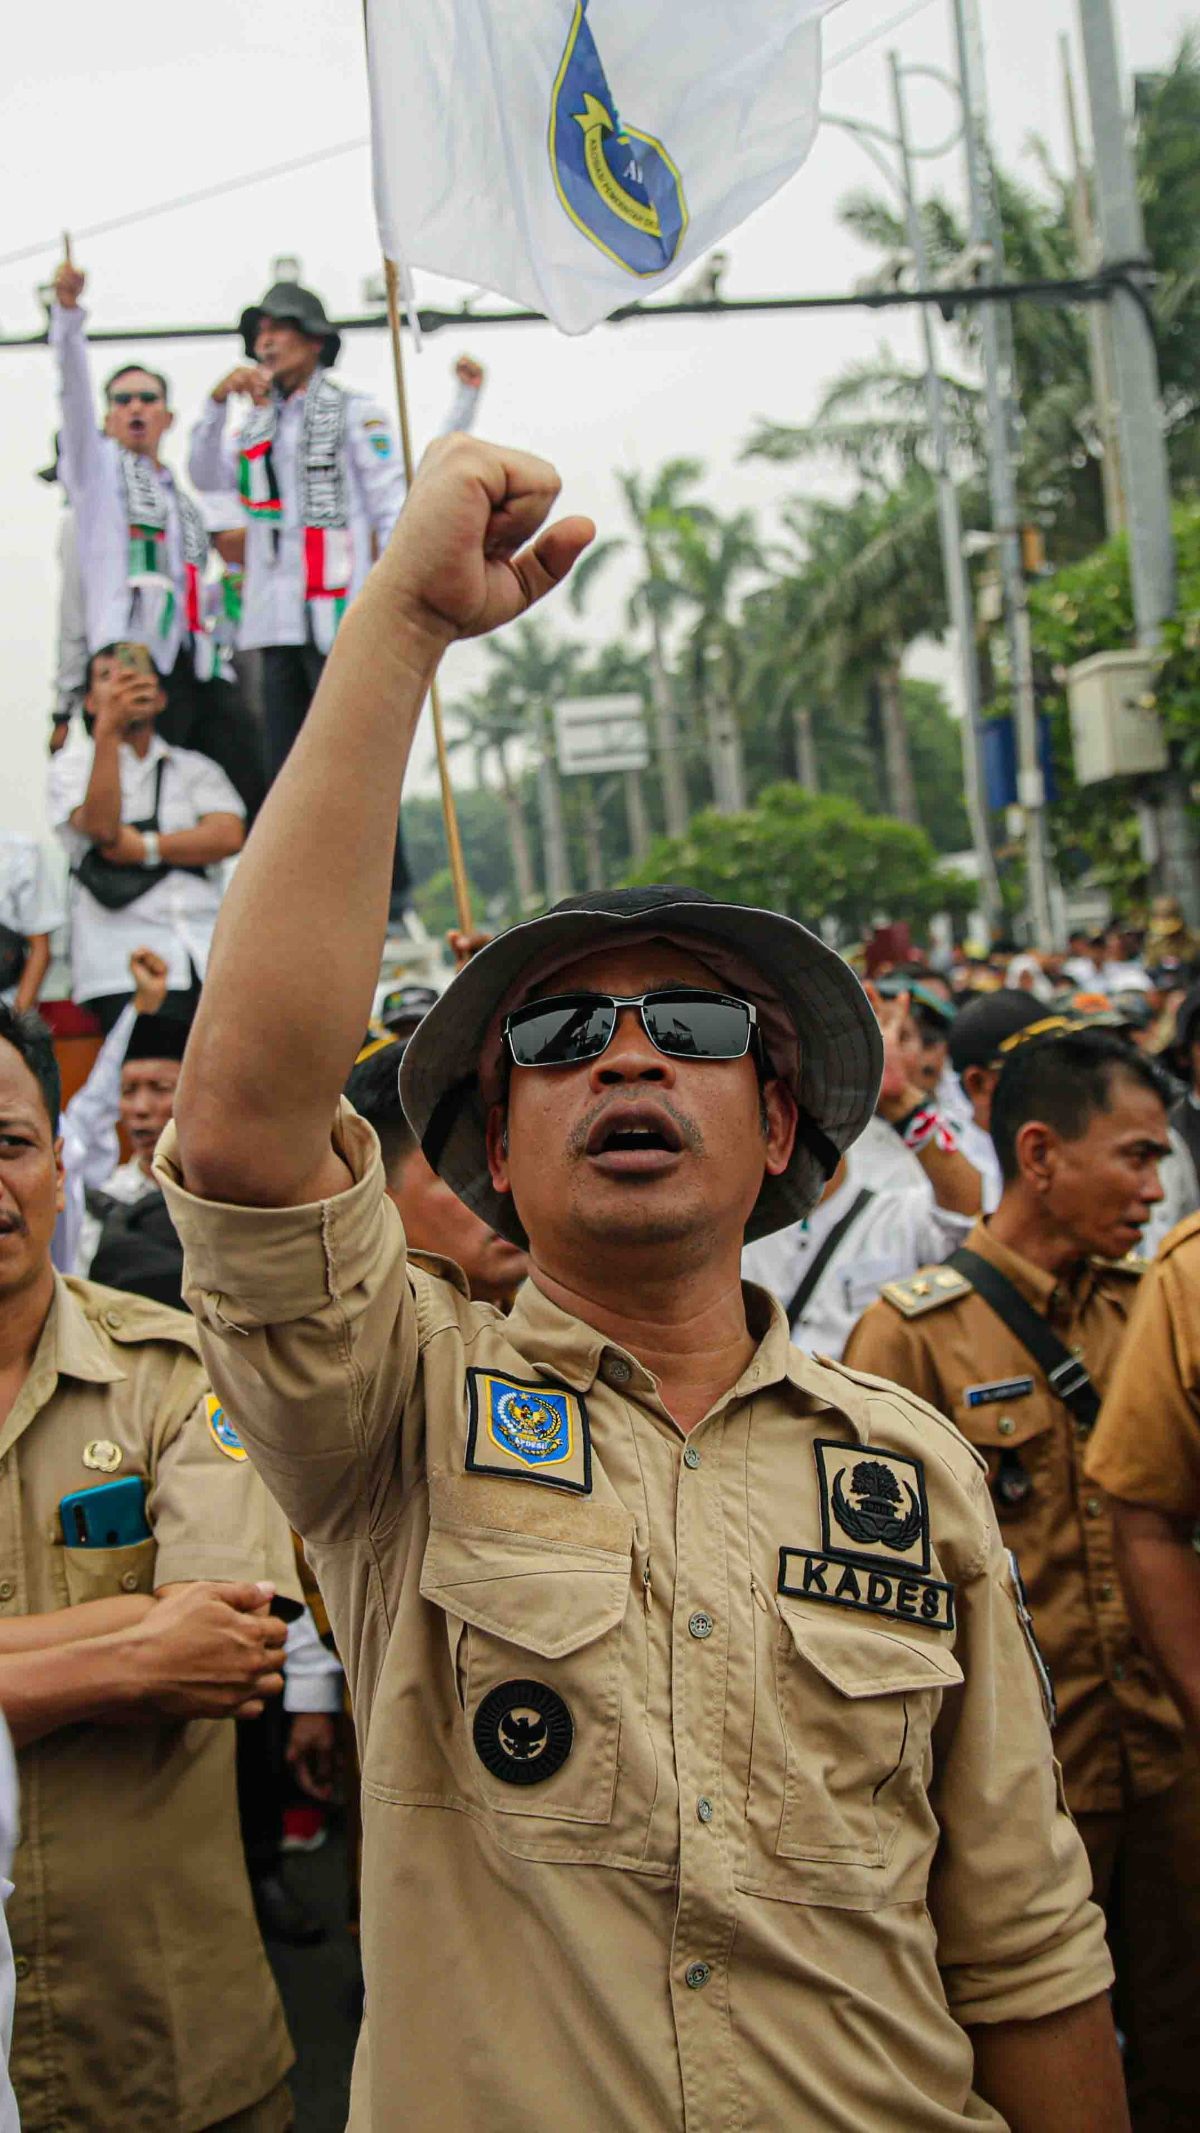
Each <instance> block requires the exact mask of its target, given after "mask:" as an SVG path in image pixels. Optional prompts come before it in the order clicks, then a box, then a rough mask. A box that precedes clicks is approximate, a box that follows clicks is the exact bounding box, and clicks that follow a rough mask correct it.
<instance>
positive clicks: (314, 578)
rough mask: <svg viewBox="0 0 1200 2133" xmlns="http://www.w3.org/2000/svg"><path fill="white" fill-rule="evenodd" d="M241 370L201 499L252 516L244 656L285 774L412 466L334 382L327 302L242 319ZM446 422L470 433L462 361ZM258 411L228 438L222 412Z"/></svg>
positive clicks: (194, 445) (387, 431)
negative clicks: (235, 408)
mask: <svg viewBox="0 0 1200 2133" xmlns="http://www.w3.org/2000/svg"><path fill="white" fill-rule="evenodd" d="M239 330H240V332H241V334H242V338H243V341H244V343H245V349H246V355H247V358H248V359H249V360H248V361H247V362H246V363H243V364H239V365H238V366H237V367H236V368H235V369H234V370H231V371H230V372H229V374H228V376H226V377H224V378H222V379H221V380H220V382H219V384H217V385H216V386H214V388H213V392H212V396H211V398H210V399H209V401H208V404H207V406H206V407H205V409H204V411H203V413H202V414H201V416H200V419H199V421H198V422H197V424H196V426H195V428H194V430H193V431H192V438H191V445H190V449H189V452H188V472H189V474H190V476H191V478H192V480H193V481H194V482H195V484H196V487H197V488H198V489H199V490H201V491H202V492H209V491H225V492H228V491H229V490H234V491H236V492H238V493H239V494H240V495H241V499H242V506H243V510H244V512H245V516H246V561H245V579H244V584H243V592H242V619H241V626H240V629H239V631H238V645H239V648H240V649H241V650H243V651H251V650H258V649H261V650H262V651H263V652H264V653H265V658H264V662H263V665H264V674H263V687H264V701H265V709H266V729H267V769H268V776H269V777H270V778H273V777H274V776H275V775H276V773H277V772H278V770H279V768H280V766H281V765H282V763H283V760H284V758H285V756H286V755H287V753H288V750H289V749H290V747H291V745H292V742H293V741H294V740H295V738H296V735H297V733H298V732H299V730H300V727H301V725H302V723H303V720H304V715H305V712H306V711H307V710H308V706H309V704H310V702H311V701H312V695H313V691H314V690H315V688H316V685H317V682H318V681H319V680H320V676H321V669H322V667H323V665H324V662H325V655H326V654H327V652H328V651H329V648H330V646H331V645H332V643H333V640H334V636H335V635H336V632H337V628H338V624H339V622H340V621H341V618H342V613H343V611H344V609H345V608H346V606H347V605H348V603H349V602H350V601H351V600H352V599H354V597H355V596H356V594H357V593H358V592H359V591H360V590H361V588H362V585H363V583H364V581H365V579H366V575H367V572H368V571H369V570H370V568H371V564H372V562H373V561H374V559H375V556H376V554H377V553H378V551H379V549H381V548H382V547H383V546H384V545H385V543H386V541H387V539H388V536H389V535H390V533H391V530H392V527H393V526H394V525H395V523H396V519H397V517H398V516H399V512H400V506H401V505H402V503H403V502H404V468H403V465H402V463H401V460H400V456H399V453H398V452H397V449H396V444H395V440H394V438H393V434H392V425H391V423H390V421H389V419H388V417H387V415H386V414H385V412H384V410H383V409H382V408H381V407H380V405H379V403H378V402H377V401H376V400H373V399H372V398H371V397H370V396H369V395H368V394H366V393H360V392H355V391H354V390H352V389H351V388H349V387H344V386H340V385H337V384H335V382H334V381H333V379H332V378H331V377H330V375H329V373H330V371H331V369H332V367H333V365H334V364H335V363H336V361H337V357H338V351H339V348H340V346H341V336H340V334H338V333H336V332H335V331H334V330H333V328H332V327H331V326H330V324H329V320H328V318H327V317H326V315H325V307H324V305H323V304H322V302H321V299H320V297H319V296H316V295H315V294H314V293H313V291H312V290H311V289H305V288H303V287H302V286H301V285H300V284H299V283H298V282H276V284H275V286H274V287H273V288H271V289H268V291H267V293H266V295H265V296H264V298H263V300H262V302H261V304H254V305H252V306H251V307H250V308H249V309H248V310H247V311H245V312H243V314H242V318H241V322H240V329H239ZM457 377H458V388H459V389H458V392H457V394H456V397H455V401H454V405H453V407H452V409H451V412H450V419H449V421H448V423H447V428H449V429H469V428H470V427H471V424H472V422H473V421H474V416H475V407H476V402H477V399H478V395H479V388H480V386H481V384H482V382H483V373H482V371H481V370H480V368H479V365H478V364H476V363H472V362H470V361H469V360H468V359H467V358H466V357H464V358H462V359H461V360H460V362H459V364H458V366H457ZM231 394H241V395H244V396H245V397H247V398H248V399H249V400H250V402H251V407H250V410H249V413H248V414H247V416H246V418H245V420H244V421H243V422H242V424H241V425H240V427H239V428H238V430H237V431H236V432H235V433H234V435H233V436H232V437H228V438H227V436H226V433H225V424H226V402H227V400H228V399H229V397H230V395H231Z"/></svg>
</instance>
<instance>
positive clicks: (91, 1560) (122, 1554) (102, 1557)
mask: <svg viewBox="0 0 1200 2133" xmlns="http://www.w3.org/2000/svg"><path fill="white" fill-rule="evenodd" d="M157 1555H158V1544H157V1542H156V1541H155V1540H154V1538H153V1536H151V1538H150V1539H149V1540H140V1541H133V1542H132V1543H131V1544H130V1545H129V1546H128V1547H125V1548H68V1547H65V1546H64V1548H63V1551H62V1564H63V1575H64V1577H65V1578H66V1581H67V1599H68V1600H69V1602H70V1604H71V1606H72V1607H82V1606H83V1605H84V1603H85V1602H86V1601H88V1600H111V1599H115V1598H116V1597H117V1596H118V1595H119V1594H120V1593H124V1592H153V1590H154V1584H155V1564H156V1558H157Z"/></svg>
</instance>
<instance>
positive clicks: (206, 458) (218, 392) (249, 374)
mask: <svg viewBox="0 0 1200 2133" xmlns="http://www.w3.org/2000/svg"><path fill="white" fill-rule="evenodd" d="M270 389H271V381H270V379H269V378H268V376H267V373H266V371H265V370H262V369H260V368H259V365H258V364H257V363H239V364H238V366H237V368H236V370H231V371H230V372H229V374H228V376H227V377H224V378H222V379H221V380H220V383H219V384H217V385H214V387H213V389H212V392H211V394H210V395H209V398H208V399H207V400H206V401H205V403H204V406H203V407H202V408H201V410H200V419H199V421H198V422H197V423H196V425H195V427H194V429H193V431H192V434H191V437H190V438H189V440H188V463H187V468H188V479H189V481H193V482H194V483H195V485H196V487H197V488H198V489H203V490H205V491H206V492H209V493H211V492H212V491H213V490H222V489H236V488H237V485H238V455H237V447H236V445H234V444H233V443H232V442H231V441H230V440H229V438H228V437H227V436H226V433H225V402H226V401H227V400H228V398H229V396H230V394H231V393H242V394H245V396H246V397H247V398H248V399H250V400H253V402H254V405H255V406H256V407H261V405H262V403H263V401H264V400H265V399H266V397H267V395H268V393H269V392H270Z"/></svg>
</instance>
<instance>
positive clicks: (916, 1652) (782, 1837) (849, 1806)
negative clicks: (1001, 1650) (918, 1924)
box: [746, 1598, 963, 1909]
mask: <svg viewBox="0 0 1200 2133" xmlns="http://www.w3.org/2000/svg"><path fill="white" fill-rule="evenodd" d="M778 1606H779V1614H778V1616H777V1617H776V1616H768V1617H765V1618H763V1622H762V1628H761V1630H760V1647H759V1650H760V1659H759V1671H758V1683H757V1688H756V1695H755V1714H754V1741H753V1750H752V1757H751V1772H750V1798H749V1812H748V1817H747V1820H748V1843H747V1855H746V1874H747V1886H749V1887H752V1888H756V1889H758V1890H759V1891H761V1893H763V1894H765V1895H771V1896H782V1897H787V1898H791V1899H792V1900H793V1901H794V1902H820V1903H827V1904H833V1905H839V1906H842V1907H844V1908H850V1909H874V1908H876V1907H877V1906H878V1905H880V1904H883V1903H888V1902H897V1901H901V1900H903V1899H906V1898H908V1897H911V1896H918V1897H919V1896H920V1894H921V1893H922V1892H923V1887H924V1875H925V1873H926V1872H927V1869H928V1860H929V1858H930V1857H931V1856H932V1850H933V1845H934V1843H935V1842H936V1823H935V1820H934V1816H933V1812H932V1809H931V1808H930V1805H929V1802H928V1799H927V1797H926V1777H927V1763H928V1756H929V1746H930V1735H931V1732H932V1728H933V1724H934V1721H935V1719H936V1717H937V1714H938V1711H939V1710H940V1708H941V1701H942V1695H943V1693H944V1692H945V1690H947V1689H949V1688H952V1687H954V1686H955V1685H957V1684H958V1683H960V1682H961V1681H962V1678H963V1677H962V1669H961V1667H960V1666H959V1664H958V1661H957V1659H956V1658H955V1657H954V1654H953V1652H952V1651H950V1650H949V1649H948V1648H946V1646H945V1645H944V1643H943V1642H941V1641H940V1640H939V1639H938V1637H937V1633H935V1632H930V1633H929V1635H928V1641H919V1638H920V1632H918V1631H914V1632H913V1633H912V1634H909V1635H906V1634H905V1633H904V1632H903V1631H897V1632H896V1633H893V1632H892V1631H891V1630H889V1629H886V1628H884V1627H883V1626H882V1625H880V1626H879V1627H875V1626H873V1625H872V1624H870V1623H868V1622H864V1621H862V1620H861V1619H851V1620H849V1621H841V1620H838V1621H831V1620H829V1619H827V1617H826V1615H824V1614H822V1613H819V1612H818V1610H817V1608H816V1607H815V1606H813V1605H812V1604H811V1603H809V1604H808V1605H807V1606H806V1605H805V1604H804V1603H803V1602H790V1601H788V1600H786V1599H783V1598H781V1599H780V1600H779V1602H778ZM830 1612H832V1610H830ZM902 1835H903V1838H904V1840H905V1841H903V1842H901V1841H900V1839H901V1837H902ZM914 1870H915V1871H916V1874H917V1881H916V1883H915V1884H914V1883H912V1881H911V1879H910V1876H911V1874H912V1873H913V1871H914Z"/></svg>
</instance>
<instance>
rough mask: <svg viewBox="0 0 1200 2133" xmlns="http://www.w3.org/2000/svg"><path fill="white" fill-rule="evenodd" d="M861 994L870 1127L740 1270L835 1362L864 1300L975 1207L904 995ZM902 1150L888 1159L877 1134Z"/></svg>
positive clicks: (950, 1239) (970, 1176)
mask: <svg viewBox="0 0 1200 2133" xmlns="http://www.w3.org/2000/svg"><path fill="white" fill-rule="evenodd" d="M867 993H868V997H869V998H870V1001H871V1004H872V1006H873V1007H874V1009H875V1012H876V1014H877V1016H878V1018H879V1026H880V1028H881V1030H882V1031H883V1041H884V1067H883V1081H882V1084H881V1086H880V1091H879V1101H878V1105H877V1108H876V1115H875V1118H874V1119H873V1120H872V1128H873V1132H872V1133H871V1134H870V1135H868V1134H863V1136H862V1137H861V1139H860V1140H859V1141H857V1142H855V1143H854V1145H853V1146H852V1147H851V1148H849V1149H848V1150H847V1151H846V1153H845V1154H844V1155H843V1157H842V1159H841V1161H840V1162H839V1164H838V1166H837V1169H836V1170H835V1171H834V1173H833V1175H832V1177H831V1178H830V1180H829V1183H828V1185H827V1186H826V1188H825V1191H824V1193H823V1195H822V1197H821V1199H820V1201H819V1202H818V1204H817V1206H816V1207H815V1208H814V1209H813V1211H812V1213H811V1214H810V1215H808V1216H807V1217H806V1218H805V1220H804V1221H803V1222H793V1223H792V1224H790V1226H789V1227H788V1228H786V1229H781V1230H775V1231H774V1232H773V1233H772V1234H771V1235H770V1236H768V1237H761V1238H759V1239H758V1240H757V1242H756V1243H753V1244H749V1245H747V1246H746V1248H745V1250H744V1251H743V1253H742V1275H743V1278H744V1279H745V1280H746V1281H755V1282H757V1283H758V1284H759V1286H760V1287H761V1288H764V1289H769V1290H770V1291H771V1294H772V1295H773V1296H777V1297H778V1298H779V1301H780V1303H781V1304H782V1305H783V1307H784V1310H785V1311H786V1312H787V1314H788V1323H789V1325H790V1326H791V1329H792V1339H793V1341H795V1342H797V1343H798V1344H802V1345H803V1346H804V1348H805V1349H806V1350H807V1351H808V1352H809V1353H810V1354H813V1355H828V1356H831V1357H832V1358H833V1360H834V1361H835V1362H836V1361H838V1360H839V1359H840V1357H841V1354H842V1350H843V1349H844V1347H845V1345H846V1342H847V1341H848V1340H849V1338H850V1334H851V1332H852V1330H853V1328H854V1327H855V1325H857V1323H858V1320H859V1319H860V1318H861V1317H862V1314H863V1312H864V1311H865V1310H866V1308H867V1306H868V1304H872V1303H874V1301H875V1299H876V1297H877V1296H878V1295H879V1293H880V1290H881V1289H883V1288H884V1287H885V1286H886V1284H887V1283H888V1282H889V1281H901V1280H904V1279H905V1278H906V1277H907V1276H908V1275H910V1274H915V1273H916V1272H917V1269H918V1268H919V1267H922V1266H927V1265H929V1263H930V1262H931V1261H934V1260H939V1259H945V1258H946V1257H947V1256H948V1254H949V1253H950V1252H952V1251H953V1250H954V1249H955V1247H956V1246H957V1245H959V1244H962V1243H963V1242H964V1241H965V1239H966V1236H967V1233H968V1231H969V1230H970V1228H971V1225H972V1222H973V1221H974V1220H975V1217H976V1216H977V1214H978V1212H979V1199H980V1193H979V1180H978V1178H977V1176H976V1174H975V1171H974V1170H973V1168H972V1166H971V1164H970V1163H969V1162H968V1161H967V1160H966V1158H965V1157H964V1156H963V1155H962V1154H961V1153H960V1151H959V1150H958V1148H957V1147H956V1146H955V1145H954V1142H953V1139H952V1137H951V1135H950V1133H949V1130H948V1129H947V1127H946V1125H945V1122H944V1121H942V1120H941V1119H940V1118H939V1115H938V1113H937V1109H936V1105H935V1104H933V1103H931V1102H930V1098H929V1091H928V1090H927V1088H925V1086H924V1085H923V1083H922V1081H921V1080H920V1079H919V1066H920V1061H921V1053H922V1043H921V1039H920V1036H919V1034H918V1032H917V1030H916V1027H915V1024H914V1022H913V1019H912V1016H911V1013H910V1001H909V997H908V994H907V993H906V992H904V993H899V994H894V995H892V997H890V998H884V997H882V996H881V995H880V994H879V993H878V992H876V990H875V988H874V987H872V986H868V988H867ZM885 1135H886V1136H887V1138H888V1139H889V1140H890V1141H891V1143H892V1144H893V1146H894V1148H895V1149H896V1150H897V1151H898V1154H899V1156H900V1157H902V1158H903V1164H902V1165H901V1164H899V1163H897V1164H896V1165H895V1167H893V1166H892V1165H891V1163H890V1162H889V1161H888V1151H887V1148H886V1143H884V1145H883V1147H882V1148H881V1147H880V1143H881V1142H883V1141H884V1136H885Z"/></svg>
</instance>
